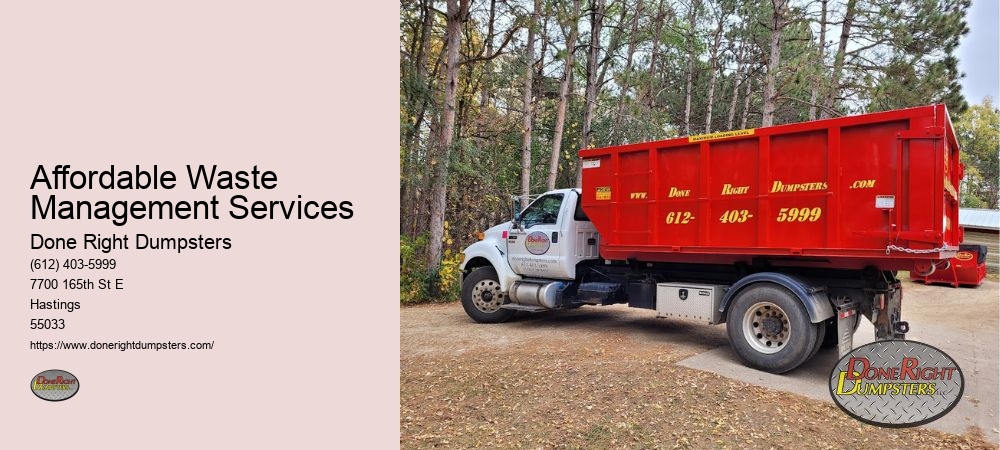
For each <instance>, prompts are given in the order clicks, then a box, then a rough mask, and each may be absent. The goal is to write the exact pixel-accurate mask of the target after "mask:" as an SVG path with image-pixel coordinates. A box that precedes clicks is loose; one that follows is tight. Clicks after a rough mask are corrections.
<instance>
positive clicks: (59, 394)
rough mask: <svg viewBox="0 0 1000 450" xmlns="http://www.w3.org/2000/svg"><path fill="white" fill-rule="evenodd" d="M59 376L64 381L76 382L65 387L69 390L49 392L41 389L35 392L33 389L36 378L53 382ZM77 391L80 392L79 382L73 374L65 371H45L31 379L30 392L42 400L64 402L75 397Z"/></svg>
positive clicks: (52, 390)
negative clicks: (43, 378)
mask: <svg viewBox="0 0 1000 450" xmlns="http://www.w3.org/2000/svg"><path fill="white" fill-rule="evenodd" d="M59 376H62V377H63V379H64V380H76V382H75V383H73V384H67V385H66V386H68V387H69V389H51V390H50V389H42V390H36V389H35V380H37V379H38V377H45V378H47V379H50V380H54V379H56V378H57V377H59ZM79 390H80V380H77V378H76V376H74V375H73V374H71V373H69V372H67V371H65V370H55V369H53V370H46V371H44V372H42V373H39V374H38V375H35V376H34V377H32V378H31V392H32V393H33V394H35V395H36V396H38V398H40V399H42V400H49V401H53V402H58V401H61V400H66V399H68V398H70V397H72V396H74V395H76V392H77V391H79Z"/></svg>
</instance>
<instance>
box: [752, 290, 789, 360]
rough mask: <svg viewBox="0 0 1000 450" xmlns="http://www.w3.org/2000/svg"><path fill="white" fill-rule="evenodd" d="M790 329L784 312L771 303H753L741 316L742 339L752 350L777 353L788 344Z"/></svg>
mask: <svg viewBox="0 0 1000 450" xmlns="http://www.w3.org/2000/svg"><path fill="white" fill-rule="evenodd" d="M791 334H792V328H791V326H790V325H789V323H788V315H787V314H785V311H784V310H782V309H781V308H779V307H778V305H775V304H774V303H771V302H760V303H755V304H754V305H753V306H752V307H750V309H748V310H747V312H746V314H744V315H743V337H744V338H746V341H747V343H749V344H750V346H751V347H753V349H754V350H756V351H758V352H761V353H767V354H772V353H777V352H779V351H781V349H782V348H785V345H787V344H788V340H789V337H790V336H791Z"/></svg>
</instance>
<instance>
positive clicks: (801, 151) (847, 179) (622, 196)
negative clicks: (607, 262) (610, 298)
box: [580, 105, 962, 270]
mask: <svg viewBox="0 0 1000 450" xmlns="http://www.w3.org/2000/svg"><path fill="white" fill-rule="evenodd" d="M958 151H959V150H958V145H957V142H956V141H955V138H954V132H953V131H952V129H951V123H950V121H949V119H948V116H947V110H946V109H945V108H944V106H943V105H936V106H926V107H920V108H911V109H906V110H899V111H890V112H884V113H875V114H867V115H859V116H848V117H843V118H837V119H828V120H821V121H813V122H806V123H801V124H791V125H782V126H776V127H768V128H760V129H756V130H742V131H738V132H730V133H725V134H716V135H710V136H695V137H690V138H688V137H684V138H677V139H671V140H666V141H656V142H646V143H638V144H631V145H626V146H618V147H607V148H599V149H588V150H582V151H581V152H580V156H581V158H582V164H583V167H584V169H583V186H582V190H583V199H584V200H583V207H584V209H585V210H586V212H587V214H588V216H590V218H591V220H592V221H593V222H594V224H595V225H596V226H597V228H598V230H600V232H601V233H602V236H603V238H602V241H601V254H602V256H604V257H605V258H607V259H637V260H645V261H670V262H685V261H690V262H736V261H749V260H750V259H752V258H755V257H768V258H772V259H778V260H781V261H783V263H790V264H805V265H826V266H830V267H844V268H857V267H864V266H867V265H875V266H878V267H881V268H883V269H887V270H888V269H901V268H909V267H910V265H912V264H913V262H914V261H916V260H921V261H935V260H940V259H944V258H949V257H951V256H953V255H954V252H955V250H957V248H956V245H957V243H958V242H960V238H961V228H960V227H958V226H957V223H958V222H957V214H958V194H957V191H955V189H954V187H955V186H958V182H959V180H960V179H961V171H962V167H961V164H960V163H959V154H958ZM887 249H888V250H889V254H888V255H887V254H886V252H887Z"/></svg>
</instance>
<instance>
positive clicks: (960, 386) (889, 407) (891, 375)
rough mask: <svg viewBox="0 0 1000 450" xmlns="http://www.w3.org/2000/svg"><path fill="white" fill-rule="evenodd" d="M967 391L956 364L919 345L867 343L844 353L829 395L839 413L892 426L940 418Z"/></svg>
mask: <svg viewBox="0 0 1000 450" xmlns="http://www.w3.org/2000/svg"><path fill="white" fill-rule="evenodd" d="M964 389H965V378H964V377H963V376H962V371H961V370H960V369H959V368H958V364H957V363H955V360H953V359H951V357H950V356H948V355H947V354H945V352H943V351H941V350H938V349H937V348H934V347H931V346H930V345H927V344H922V343H920V342H915V341H906V340H888V341H878V342H873V343H871V344H867V345H863V346H861V347H858V348H856V349H854V350H852V351H851V352H850V353H848V354H847V355H844V357H843V358H841V359H840V361H838V362H837V365H836V366H834V368H833V372H832V373H831V374H830V395H831V396H832V397H833V402H834V403H836V404H837V406H839V407H840V409H842V410H844V412H846V413H847V414H850V415H851V416H853V417H854V418H855V419H858V420H860V421H862V422H864V423H867V424H870V425H876V426H884V427H891V428H902V427H913V426H917V425H923V424H925V423H928V422H932V421H934V420H937V419H938V418H940V417H941V416H944V415H945V414H947V413H948V412H949V411H951V409H952V408H954V407H955V405H957V404H958V400H959V399H961V398H962V391H963V390H964Z"/></svg>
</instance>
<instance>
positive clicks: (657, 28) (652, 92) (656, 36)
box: [646, 0, 663, 109]
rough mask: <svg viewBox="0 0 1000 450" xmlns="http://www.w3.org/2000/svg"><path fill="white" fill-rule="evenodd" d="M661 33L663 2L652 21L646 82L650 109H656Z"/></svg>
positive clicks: (647, 101) (647, 102)
mask: <svg viewBox="0 0 1000 450" xmlns="http://www.w3.org/2000/svg"><path fill="white" fill-rule="evenodd" d="M661 33H663V0H660V4H659V6H658V7H657V9H656V18H655V19H654V20H653V50H652V54H651V55H650V56H649V73H648V74H647V76H648V78H649V80H647V81H646V97H647V98H646V104H647V105H648V106H649V108H650V109H652V108H655V107H656V60H657V59H658V58H659V56H660V40H661V39H662V36H661V35H660V34H661Z"/></svg>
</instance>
